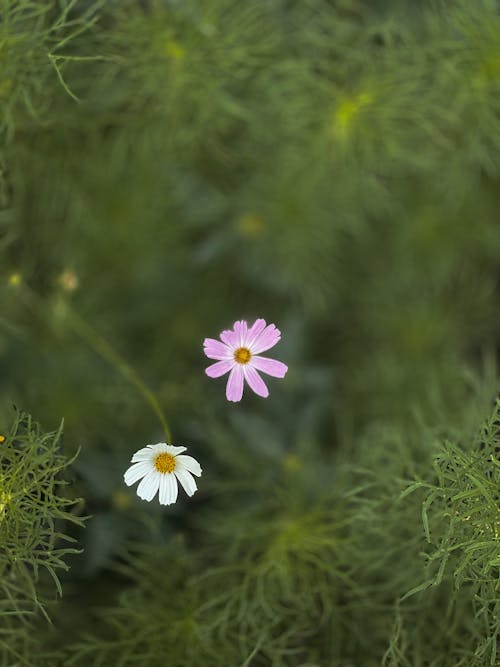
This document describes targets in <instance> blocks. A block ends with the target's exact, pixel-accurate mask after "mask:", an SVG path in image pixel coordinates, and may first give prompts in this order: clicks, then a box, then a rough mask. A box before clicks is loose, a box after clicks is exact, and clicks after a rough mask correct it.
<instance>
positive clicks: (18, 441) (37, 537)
mask: <svg viewBox="0 0 500 667" xmlns="http://www.w3.org/2000/svg"><path fill="white" fill-rule="evenodd" d="M61 432H62V431H61V428H60V429H59V430H58V431H56V432H53V433H44V432H43V431H42V430H41V429H40V427H39V425H38V424H36V423H35V422H33V420H32V419H31V417H30V416H29V415H26V414H17V415H16V418H15V420H14V422H13V424H12V425H11V427H10V429H8V431H7V432H6V433H5V435H4V436H3V437H4V440H3V442H2V443H1V451H0V461H1V477H0V487H1V492H0V554H1V556H0V582H1V584H0V588H1V591H2V595H1V604H0V627H1V653H0V655H1V656H2V664H3V665H13V664H16V665H17V664H19V665H24V664H31V662H30V660H29V659H28V657H29V656H30V655H31V651H33V638H32V637H31V634H32V633H33V632H34V624H35V621H36V619H37V614H39V613H40V612H42V613H43V614H44V615H45V618H46V619H47V620H48V616H47V612H46V610H45V606H46V604H48V603H49V602H50V600H51V596H50V588H52V589H53V588H54V586H55V588H56V591H57V593H58V594H59V595H61V594H62V589H61V584H60V581H59V577H58V573H57V571H58V570H67V569H68V566H67V564H66V562H65V557H66V556H68V555H69V554H73V553H77V552H78V550H77V549H74V548H72V547H68V546H66V545H65V544H64V543H65V542H70V543H71V542H74V541H75V540H74V538H73V537H70V536H68V535H66V534H65V533H64V532H62V531H63V530H65V526H64V522H68V521H69V522H72V523H74V524H76V525H82V520H81V519H80V518H79V517H78V515H77V514H76V513H75V510H76V506H77V504H78V501H77V500H75V499H74V498H71V497H68V496H67V495H66V493H65V488H64V487H65V486H66V484H67V482H66V481H65V480H64V478H63V476H62V472H63V471H64V469H65V468H67V466H68V465H69V464H70V463H71V461H69V460H68V459H67V457H65V456H64V455H63V454H62V453H61V452H60V438H61ZM44 573H45V574H48V575H50V578H51V579H52V586H51V587H49V582H48V581H47V577H44Z"/></svg>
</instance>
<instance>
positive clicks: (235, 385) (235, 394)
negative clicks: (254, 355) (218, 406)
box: [226, 364, 244, 403]
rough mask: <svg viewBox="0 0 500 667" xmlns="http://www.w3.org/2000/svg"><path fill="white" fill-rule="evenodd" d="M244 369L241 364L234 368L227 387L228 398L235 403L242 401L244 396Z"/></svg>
mask: <svg viewBox="0 0 500 667" xmlns="http://www.w3.org/2000/svg"><path fill="white" fill-rule="evenodd" d="M243 375H244V374H243V369H242V367H241V365H240V364H237V365H236V366H233V368H232V369H231V372H230V373H229V378H228V380H227V385H226V398H227V400H228V401H233V402H234V403H236V402H238V401H241V397H242V396H243Z"/></svg>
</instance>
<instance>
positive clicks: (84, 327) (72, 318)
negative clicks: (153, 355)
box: [66, 304, 172, 444]
mask: <svg viewBox="0 0 500 667" xmlns="http://www.w3.org/2000/svg"><path fill="white" fill-rule="evenodd" d="M66 315H67V320H68V323H69V324H70V326H71V327H72V329H73V331H74V332H75V333H76V334H78V335H79V336H80V338H82V339H83V340H84V341H85V342H86V343H87V344H88V345H89V346H90V347H91V348H92V349H93V350H94V351H95V352H96V353H97V354H98V355H99V356H100V357H102V358H103V359H104V360H105V361H107V362H109V363H110V364H111V365H112V366H114V367H115V368H116V369H117V370H118V371H120V373H121V374H122V375H123V377H124V378H125V379H126V380H128V381H129V382H130V383H131V384H133V385H134V386H135V388H136V389H137V390H138V391H139V393H140V394H142V396H143V398H144V399H145V400H146V402H147V403H149V405H150V406H151V408H152V410H153V412H154V413H155V414H156V416H157V417H158V419H159V421H160V424H161V425H162V427H163V430H164V431H165V436H166V439H167V444H170V443H171V440H172V434H171V432H170V427H169V425H168V422H167V419H166V417H165V415H164V414H163V410H162V409H161V406H160V403H159V401H158V399H157V398H156V396H155V394H154V393H153V392H152V391H151V389H150V388H149V387H148V386H147V385H146V384H145V383H144V382H143V381H142V380H141V378H140V377H139V375H138V374H137V372H136V371H135V370H134V369H133V368H132V367H131V366H130V365H129V364H128V363H127V362H126V361H125V359H123V357H121V356H120V355H119V354H118V352H116V350H115V349H114V348H113V347H112V346H111V345H110V343H108V341H107V340H106V339H105V338H103V336H101V334H99V333H98V332H97V331H96V330H95V329H94V328H93V327H92V326H91V325H90V324H88V322H86V321H85V320H84V319H83V318H82V317H81V316H80V315H79V314H78V313H77V312H76V311H74V310H73V309H72V308H71V307H70V306H69V305H68V304H66Z"/></svg>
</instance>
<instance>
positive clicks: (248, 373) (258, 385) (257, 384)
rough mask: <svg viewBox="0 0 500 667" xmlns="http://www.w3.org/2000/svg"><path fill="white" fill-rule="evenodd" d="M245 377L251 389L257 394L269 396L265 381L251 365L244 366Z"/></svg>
mask: <svg viewBox="0 0 500 667" xmlns="http://www.w3.org/2000/svg"><path fill="white" fill-rule="evenodd" d="M244 373H245V379H246V381H247V382H248V384H249V385H250V389H252V390H253V391H254V392H255V393H256V394H257V395H258V396H262V397H263V398H267V397H268V396H269V389H268V388H267V387H266V383H265V382H264V380H263V379H262V378H261V377H260V375H259V374H258V373H257V371H256V370H255V368H252V366H245V370H244Z"/></svg>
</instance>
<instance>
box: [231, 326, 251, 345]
mask: <svg viewBox="0 0 500 667" xmlns="http://www.w3.org/2000/svg"><path fill="white" fill-rule="evenodd" d="M234 330H235V332H236V335H237V336H238V347H246V345H245V343H246V339H247V332H248V324H247V323H246V322H245V320H239V321H238V322H235V323H234Z"/></svg>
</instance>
